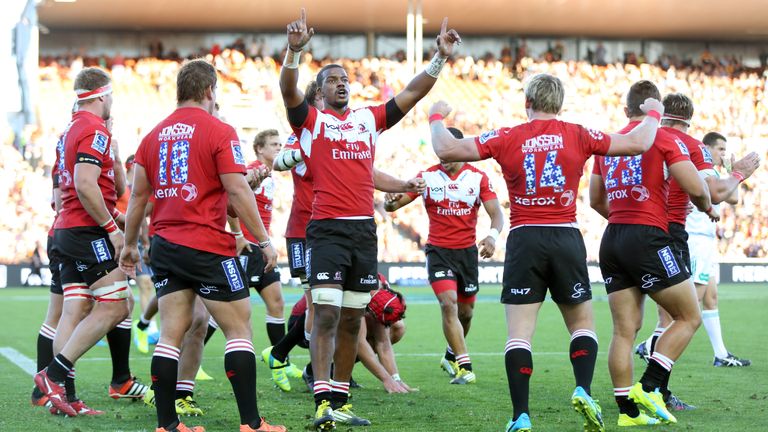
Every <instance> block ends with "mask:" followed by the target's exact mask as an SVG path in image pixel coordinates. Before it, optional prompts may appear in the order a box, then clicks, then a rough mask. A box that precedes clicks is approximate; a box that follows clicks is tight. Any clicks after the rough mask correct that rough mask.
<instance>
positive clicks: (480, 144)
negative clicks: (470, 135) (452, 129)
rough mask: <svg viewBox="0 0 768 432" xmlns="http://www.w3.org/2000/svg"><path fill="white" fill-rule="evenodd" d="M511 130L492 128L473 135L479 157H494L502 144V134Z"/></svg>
mask: <svg viewBox="0 0 768 432" xmlns="http://www.w3.org/2000/svg"><path fill="white" fill-rule="evenodd" d="M510 132H511V131H510V130H509V129H508V128H504V129H494V130H490V131H488V132H484V133H482V134H481V135H480V136H477V137H475V145H476V146H477V152H478V153H479V154H480V159H488V158H496V157H497V156H498V155H499V153H500V151H501V148H502V147H503V144H504V136H505V135H507V134H509V133H510Z"/></svg>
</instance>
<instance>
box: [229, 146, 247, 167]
mask: <svg viewBox="0 0 768 432" xmlns="http://www.w3.org/2000/svg"><path fill="white" fill-rule="evenodd" d="M229 143H230V145H231V146H232V157H233V158H234V160H235V163H236V164H238V165H243V166H245V158H244V157H243V149H242V148H240V141H235V140H232V141H230V142H229Z"/></svg>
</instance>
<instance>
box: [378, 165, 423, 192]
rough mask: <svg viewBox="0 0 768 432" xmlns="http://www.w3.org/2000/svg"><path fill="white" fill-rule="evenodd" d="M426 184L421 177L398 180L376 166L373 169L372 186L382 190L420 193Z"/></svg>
mask: <svg viewBox="0 0 768 432" xmlns="http://www.w3.org/2000/svg"><path fill="white" fill-rule="evenodd" d="M426 186H427V184H426V182H425V181H424V179H423V178H421V177H416V178H412V179H410V180H400V179H398V178H395V177H393V176H391V175H389V174H387V173H385V172H383V171H379V170H378V169H376V168H374V169H373V187H375V188H376V190H379V191H382V192H416V193H422V192H424V188H425V187H426Z"/></svg>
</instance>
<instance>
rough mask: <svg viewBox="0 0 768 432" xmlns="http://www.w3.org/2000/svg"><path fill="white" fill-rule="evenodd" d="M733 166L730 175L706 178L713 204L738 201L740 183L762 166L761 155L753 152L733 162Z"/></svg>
mask: <svg viewBox="0 0 768 432" xmlns="http://www.w3.org/2000/svg"><path fill="white" fill-rule="evenodd" d="M732 166H733V171H732V172H731V176H730V177H726V178H718V177H717V176H714V175H713V176H709V177H706V178H705V181H706V182H707V186H708V187H709V194H710V197H711V198H712V204H720V203H721V202H723V201H725V202H728V203H729V204H735V203H738V201H739V192H738V190H739V184H741V182H743V181H744V180H746V179H748V178H749V177H750V176H751V175H752V173H754V172H755V170H756V169H757V168H758V167H760V156H758V155H757V153H755V152H752V153H750V154H748V155H746V156H744V157H743V158H741V159H739V160H738V161H736V162H733V165H732ZM734 201H735V202H734Z"/></svg>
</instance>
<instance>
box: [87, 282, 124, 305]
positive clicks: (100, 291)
mask: <svg viewBox="0 0 768 432" xmlns="http://www.w3.org/2000/svg"><path fill="white" fill-rule="evenodd" d="M129 294H130V291H129V290H128V281H118V282H115V283H114V284H112V285H107V286H103V287H101V288H96V289H94V290H93V296H94V297H95V298H96V301H97V302H117V301H124V300H125V299H127V298H128V295H129Z"/></svg>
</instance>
